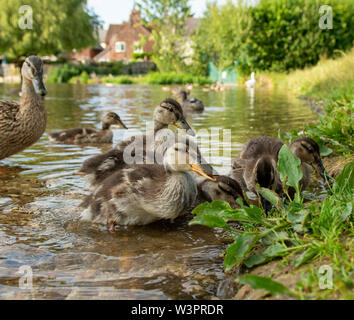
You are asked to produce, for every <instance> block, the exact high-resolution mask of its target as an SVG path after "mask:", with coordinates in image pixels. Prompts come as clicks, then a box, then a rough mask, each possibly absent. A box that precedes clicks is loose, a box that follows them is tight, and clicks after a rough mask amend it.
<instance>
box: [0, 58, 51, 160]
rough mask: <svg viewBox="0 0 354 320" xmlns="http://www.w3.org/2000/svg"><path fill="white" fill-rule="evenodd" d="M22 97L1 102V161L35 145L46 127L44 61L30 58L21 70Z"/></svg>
mask: <svg viewBox="0 0 354 320" xmlns="http://www.w3.org/2000/svg"><path fill="white" fill-rule="evenodd" d="M21 75H22V89H21V92H22V96H21V100H20V102H19V103H18V102H14V101H4V100H1V101H0V137H1V139H0V160H1V159H4V158H6V157H9V156H11V155H13V154H15V153H18V152H21V151H22V150H24V149H26V148H27V147H29V146H30V145H32V144H33V143H35V142H36V141H37V140H38V139H39V138H40V137H41V136H42V134H43V132H44V131H45V128H46V124H47V113H46V111H45V108H44V103H43V98H42V97H44V96H45V95H46V94H47V90H46V88H45V86H44V83H43V62H42V60H41V59H40V58H39V57H37V56H29V57H28V58H26V60H25V62H24V63H23V65H22V68H21Z"/></svg>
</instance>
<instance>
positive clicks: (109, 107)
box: [0, 84, 315, 299]
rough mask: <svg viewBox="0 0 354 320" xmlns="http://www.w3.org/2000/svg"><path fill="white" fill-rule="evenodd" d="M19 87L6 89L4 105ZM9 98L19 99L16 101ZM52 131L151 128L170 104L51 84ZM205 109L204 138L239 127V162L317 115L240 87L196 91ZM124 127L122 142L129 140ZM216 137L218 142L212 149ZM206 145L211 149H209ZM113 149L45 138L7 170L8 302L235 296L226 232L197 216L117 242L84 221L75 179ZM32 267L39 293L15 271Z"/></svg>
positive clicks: (1, 271)
mask: <svg viewBox="0 0 354 320" xmlns="http://www.w3.org/2000/svg"><path fill="white" fill-rule="evenodd" d="M12 88H14V86H4V85H0V98H1V99H4V98H5V99H18V96H16V95H11V90H10V89H12ZM9 90H10V93H9ZM48 91H49V96H48V98H47V101H46V108H47V112H48V125H47V131H54V130H61V129H67V128H72V127H77V126H92V127H96V128H99V127H100V126H101V118H102V117H103V115H104V114H105V113H106V112H107V111H113V112H116V113H118V114H119V115H120V117H121V118H122V120H123V121H124V123H126V125H127V126H128V127H129V128H131V129H137V130H139V129H140V130H145V123H146V121H151V119H152V111H153V109H154V107H155V106H156V105H157V104H158V103H159V102H160V101H161V100H163V99H164V98H166V97H168V96H169V93H168V92H164V91H162V90H161V88H160V87H154V86H124V85H121V86H111V87H108V86H105V85H93V86H83V85H75V86H72V85H58V84H57V85H48ZM193 96H195V97H198V98H199V99H201V100H202V101H203V102H204V104H205V106H206V108H205V111H204V112H203V113H201V114H189V115H187V119H188V121H189V122H190V123H191V124H192V126H193V127H194V129H195V130H196V131H200V130H201V129H206V130H208V132H210V128H215V129H219V128H221V129H231V142H232V144H231V149H230V150H229V151H230V153H231V154H232V156H233V157H234V156H236V154H237V153H238V152H239V151H240V149H241V146H242V144H243V143H244V142H245V141H247V140H248V139H249V138H251V137H253V136H257V135H270V136H276V135H277V132H278V129H280V130H281V131H283V132H286V131H288V130H290V129H292V128H297V127H302V126H303V123H304V122H305V121H308V120H312V119H314V118H315V115H314V114H313V113H312V112H311V111H309V110H308V109H307V108H306V107H304V106H302V105H301V102H300V101H297V100H296V99H294V98H291V97H288V96H287V95H286V94H284V93H283V92H279V91H277V90H276V89H274V90H268V89H258V88H257V89H254V90H253V91H246V90H245V89H242V88H237V89H234V90H231V91H225V92H219V93H215V92H202V90H198V89H196V90H194V91H193ZM200 132H201V133H202V134H201V136H200V138H199V139H200V140H201V142H202V143H203V144H205V146H204V148H203V146H202V152H203V151H206V150H207V149H210V148H211V149H212V150H213V151H214V155H213V156H212V157H211V162H212V163H213V164H214V165H216V166H221V165H222V164H223V163H225V161H226V159H225V158H224V157H223V155H222V154H221V155H220V154H219V153H218V151H219V150H217V148H216V142H217V141H216V139H217V136H218V135H217V134H216V132H217V131H215V133H213V134H212V135H209V134H206V133H205V131H204V134H203V132H202V131H200ZM124 134H125V132H124V130H119V129H115V130H114V138H113V140H114V141H113V143H114V144H115V143H117V142H118V141H120V140H121V139H122V138H123V135H124ZM207 139H210V140H208V141H206V140H207ZM206 142H207V143H206ZM110 147H111V146H110V145H105V146H73V145H58V144H55V143H52V142H49V141H48V138H47V135H46V134H45V135H43V136H42V138H41V139H40V141H39V142H38V143H36V144H35V145H33V146H31V147H30V148H29V149H27V150H25V151H24V152H22V153H21V154H17V155H14V156H13V157H11V158H8V159H5V160H3V161H2V165H0V299H5V298H37V299H38V298H47V299H65V298H68V299H78V298H103V299H105V298H111V299H121V298H125V299H140V298H145V299H166V298H176V299H189V298H193V299H200V298H211V297H214V296H218V297H222V298H225V297H230V296H232V295H233V294H234V287H233V286H230V285H228V283H230V281H231V283H232V278H230V276H226V275H225V274H224V272H223V268H222V257H221V254H222V251H223V249H224V248H225V246H226V244H227V243H228V242H229V239H228V238H227V237H226V236H225V234H223V233H222V232H221V231H219V230H209V229H207V228H203V227H197V226H194V227H189V226H188V217H185V218H180V219H178V221H176V222H175V223H174V224H170V223H169V222H159V223H156V224H152V225H149V226H145V227H129V228H121V229H120V230H119V232H117V234H116V235H114V236H112V235H110V234H108V233H107V232H106V230H105V228H104V227H101V226H95V225H91V224H83V223H80V222H79V221H78V214H79V212H78V211H77V209H76V208H77V205H78V204H79V203H80V201H81V199H82V198H83V197H84V195H85V194H87V193H88V186H87V184H86V183H85V182H84V181H83V180H82V179H81V178H80V177H79V176H76V175H73V172H74V171H75V170H77V169H78V168H79V167H80V165H81V164H82V162H83V161H84V160H85V159H87V158H88V157H90V156H92V155H95V154H98V153H100V152H103V151H107V150H108V149H109V148H110ZM24 264H27V265H30V266H32V268H33V274H34V280H33V281H34V289H33V290H30V291H26V290H25V291H23V290H20V289H19V288H18V277H19V275H18V274H17V273H16V272H17V271H18V268H19V267H20V266H21V265H24Z"/></svg>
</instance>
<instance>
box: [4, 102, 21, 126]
mask: <svg viewBox="0 0 354 320" xmlns="http://www.w3.org/2000/svg"><path fill="white" fill-rule="evenodd" d="M19 110H20V105H19V103H17V102H15V101H7V100H0V126H1V125H2V123H1V122H4V124H6V122H7V121H16V116H17V114H18V112H19Z"/></svg>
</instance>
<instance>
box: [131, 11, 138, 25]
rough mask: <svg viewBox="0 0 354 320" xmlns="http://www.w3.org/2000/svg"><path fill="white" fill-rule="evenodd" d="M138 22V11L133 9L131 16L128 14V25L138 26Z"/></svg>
mask: <svg viewBox="0 0 354 320" xmlns="http://www.w3.org/2000/svg"><path fill="white" fill-rule="evenodd" d="M140 20H141V17H140V11H139V10H135V9H133V10H132V12H131V14H130V24H131V25H132V26H134V25H136V24H139V23H140Z"/></svg>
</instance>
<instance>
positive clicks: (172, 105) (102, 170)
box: [77, 99, 194, 185]
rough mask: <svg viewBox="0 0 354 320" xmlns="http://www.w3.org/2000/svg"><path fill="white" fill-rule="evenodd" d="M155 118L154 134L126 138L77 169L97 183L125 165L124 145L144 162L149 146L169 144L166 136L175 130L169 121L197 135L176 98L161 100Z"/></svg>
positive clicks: (91, 181)
mask: <svg viewBox="0 0 354 320" xmlns="http://www.w3.org/2000/svg"><path fill="white" fill-rule="evenodd" d="M153 119H154V134H153V136H152V137H150V136H149V137H148V136H146V135H138V136H133V137H131V138H130V139H128V140H124V141H122V142H120V143H119V144H118V145H117V146H116V147H115V149H112V150H110V151H108V152H106V153H104V154H100V155H97V156H94V157H91V158H89V159H87V160H86V161H85V162H84V163H83V164H82V166H81V168H80V169H79V170H78V171H77V174H79V175H82V176H83V177H84V178H85V179H86V180H87V181H88V182H89V183H90V184H91V185H96V184H98V183H99V182H101V181H103V180H104V179H106V178H107V177H108V176H109V175H110V174H112V173H113V172H114V171H116V170H119V169H121V168H123V167H124V166H125V165H126V163H125V161H124V151H125V148H129V151H130V156H131V157H132V158H133V157H134V156H135V155H136V154H138V153H139V154H141V156H142V159H141V162H143V161H144V160H145V159H146V154H147V150H150V148H152V149H153V150H151V151H153V152H154V151H155V150H156V149H157V148H158V147H159V146H160V145H162V144H164V145H165V146H166V143H165V142H166V141H165V140H166V139H167V137H170V136H171V134H172V131H170V130H168V126H169V125H174V126H175V127H178V128H181V129H184V130H185V131H186V133H188V134H190V135H194V132H193V130H192V128H191V127H190V126H189V124H188V122H187V121H186V119H185V117H184V115H183V110H182V108H181V105H180V104H179V103H178V102H177V101H176V100H173V99H165V100H164V101H162V102H161V103H160V104H159V105H158V106H157V107H156V108H155V110H154V116H153ZM171 140H172V139H171ZM174 140H175V136H174V135H173V142H172V143H174V142H175V141H174ZM147 141H152V142H153V146H152V147H150V144H148V143H147ZM136 149H137V150H136ZM140 149H142V150H140ZM127 150H128V149H127Z"/></svg>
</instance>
